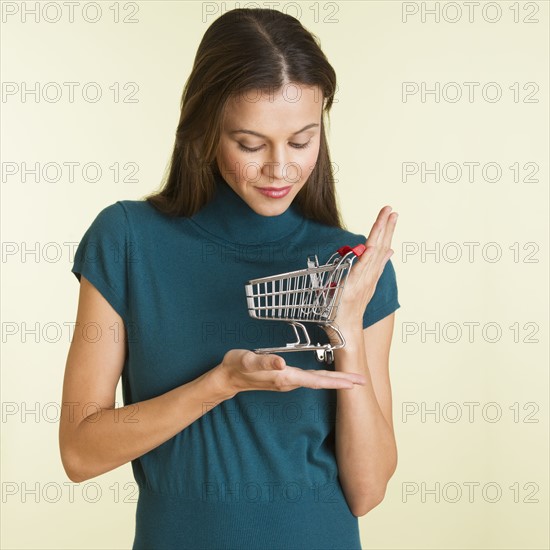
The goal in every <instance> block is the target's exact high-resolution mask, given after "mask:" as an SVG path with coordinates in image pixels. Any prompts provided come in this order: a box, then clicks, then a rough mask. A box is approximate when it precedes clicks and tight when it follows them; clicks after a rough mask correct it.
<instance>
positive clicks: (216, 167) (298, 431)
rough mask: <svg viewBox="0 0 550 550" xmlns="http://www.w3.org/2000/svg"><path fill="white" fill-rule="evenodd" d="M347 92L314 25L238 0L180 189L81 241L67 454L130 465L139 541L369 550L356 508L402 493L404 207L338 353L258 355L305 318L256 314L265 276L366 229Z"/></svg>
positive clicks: (67, 397)
mask: <svg viewBox="0 0 550 550" xmlns="http://www.w3.org/2000/svg"><path fill="white" fill-rule="evenodd" d="M335 89H336V79H335V74H334V71H333V69H332V67H331V66H330V65H329V63H328V61H327V60H326V58H325V56H324V54H323V53H322V51H321V50H320V48H319V46H318V43H317V41H316V40H315V39H314V37H313V36H312V35H311V34H310V33H309V32H308V31H307V30H305V29H304V28H303V27H302V26H301V24H300V23H299V21H297V20H296V19H294V18H293V17H291V16H288V15H285V14H283V13H280V12H277V11H272V10H264V9H236V10H232V11H229V12H227V13H225V14H224V15H223V16H221V17H220V18H218V19H217V20H216V21H214V23H213V24H212V25H211V26H210V27H209V28H208V30H207V31H206V33H205V35H204V37H203V40H202V41H201V44H200V46H199V49H198V52H197V56H196V59H195V63H194V66H193V69H192V73H191V75H190V77H189V80H188V82H187V84H186V87H185V89H184V92H183V97H182V102H181V117H180V122H179V125H178V129H177V133H176V140H175V147H174V152H173V155H172V159H171V164H170V171H169V174H168V178H167V181H166V183H165V185H164V187H163V188H162V190H160V191H159V192H158V193H155V194H152V195H150V196H148V197H147V200H122V201H118V202H116V203H115V204H112V205H110V206H108V207H106V208H104V209H103V210H102V211H101V212H100V213H99V214H98V216H97V217H96V219H95V220H94V222H93V223H92V224H91V226H90V227H89V229H88V230H87V231H86V233H85V234H84V236H83V238H82V240H81V243H80V245H79V248H78V250H77V254H76V257H75V262H74V266H73V269H72V271H73V272H74V273H75V275H76V276H77V278H78V279H79V280H80V283H81V285H80V297H79V304H78V311H77V330H76V331H75V337H74V339H73V342H72V344H71V348H70V350H69V355H68V360H67V365H66V373H65V380H64V387H63V405H64V406H63V413H62V417H61V423H60V434H59V435H60V449H61V458H62V462H63V466H64V468H65V471H66V472H67V475H68V476H69V478H70V479H71V480H73V481H75V482H82V481H85V480H87V479H90V478H93V477H95V476H98V475H100V474H103V473H105V472H108V471H110V470H113V469H114V468H117V467H118V466H120V465H122V464H126V463H127V462H129V461H131V463H132V469H133V473H134V476H135V479H136V482H137V484H138V486H139V499H138V505H137V513H136V532H135V538H134V544H133V548H134V549H144V548H149V549H152V548H154V549H161V548H174V549H175V548H177V549H182V548H193V549H196V548H315V549H319V548H330V549H336V548H346V549H350V548H360V540H359V530H358V521H357V517H358V516H361V515H364V514H366V513H367V512H368V511H369V510H370V509H372V508H373V507H374V506H376V505H377V504H378V503H379V502H380V501H381V500H382V498H383V495H384V492H385V487H386V484H387V482H388V480H389V479H390V477H391V475H392V474H393V472H394V470H395V467H396V446H395V439H394V434H393V425H392V416H391V392H390V383H389V375H388V355H389V348H390V342H391V335H392V330H393V318H394V315H393V312H394V311H395V310H396V309H397V308H398V307H399V303H398V300H397V285H396V281H395V272H394V270H393V266H392V264H391V262H390V261H389V258H390V256H391V254H392V252H393V251H392V250H391V248H390V245H391V238H392V235H393V232H394V228H395V223H396V218H397V216H396V214H395V213H391V208H390V207H384V208H383V209H382V210H381V211H380V214H379V216H378V218H377V220H376V222H375V224H374V225H373V228H372V230H371V232H370V234H369V236H368V240H367V242H366V246H367V248H366V251H365V252H364V253H363V255H362V256H360V257H359V258H357V259H356V260H355V262H354V264H353V268H352V270H351V272H350V274H349V277H348V280H347V284H346V287H345V290H344V293H343V296H342V301H341V303H340V307H339V309H338V313H337V316H336V319H335V322H336V323H337V325H338V326H339V328H340V330H341V332H342V333H343V334H344V336H345V339H346V346H345V347H344V348H341V349H338V350H336V351H335V352H334V364H333V368H332V369H329V368H321V367H327V365H323V364H320V363H318V362H317V360H316V358H315V354H314V353H313V352H301V353H293V354H290V356H289V355H286V356H285V357H282V356H281V355H277V354H265V355H261V354H256V353H254V352H253V351H250V350H251V349H256V348H261V347H270V346H274V345H284V342H285V341H289V340H288V336H289V335H288V328H289V327H288V325H287V324H286V323H281V322H277V321H266V320H262V321H258V320H254V319H251V318H250V316H249V315H248V310H247V303H246V297H245V293H244V285H245V283H246V282H247V281H248V280H249V279H253V278H257V277H262V276H267V275H272V274H277V273H282V272H287V271H293V270H296V269H302V268H304V266H305V260H306V258H307V257H308V256H311V255H313V254H316V255H317V256H318V258H319V261H320V263H324V262H325V261H326V260H327V259H328V258H329V257H330V256H331V255H332V253H333V252H334V251H335V250H336V249H337V248H339V247H340V246H343V245H349V246H355V245H357V244H360V243H365V236H364V235H357V234H354V233H350V232H348V231H347V230H345V229H344V228H343V227H342V224H341V221H340V216H339V213H338V209H337V205H336V198H335V189H334V183H333V178H332V173H331V164H330V157H329V153H328V147H327V143H326V138H325V130H324V120H323V115H324V113H328V111H329V110H330V107H331V105H332V100H333V96H334V92H335ZM79 327H82V330H78V328H79ZM90 327H92V330H89V329H90ZM285 331H286V332H285ZM314 338H315V340H316V341H319V342H320V343H327V342H329V341H331V342H332V341H333V339H334V341H336V337H335V335H334V334H331V331H330V329H328V328H327V329H326V332H324V331H323V330H318V331H317V334H315V336H314ZM120 377H122V392H123V398H124V403H125V407H123V408H115V390H116V386H117V383H118V380H119V378H120ZM336 403H337V404H338V410H337V411H336V409H335V405H336ZM336 413H337V414H336Z"/></svg>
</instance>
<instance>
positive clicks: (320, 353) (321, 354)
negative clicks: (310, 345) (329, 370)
mask: <svg viewBox="0 0 550 550" xmlns="http://www.w3.org/2000/svg"><path fill="white" fill-rule="evenodd" d="M317 345H319V344H317ZM315 359H317V361H319V363H324V361H325V350H324V349H316V350H315Z"/></svg>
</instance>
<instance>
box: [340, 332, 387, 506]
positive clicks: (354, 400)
mask: <svg viewBox="0 0 550 550" xmlns="http://www.w3.org/2000/svg"><path fill="white" fill-rule="evenodd" d="M346 340H347V343H346V346H345V347H344V348H341V349H339V350H335V351H334V360H335V370H336V371H339V372H354V373H358V374H362V375H363V376H365V378H366V380H367V383H366V384H364V385H357V386H355V387H354V388H353V389H350V390H336V391H337V399H338V402H337V414H336V424H335V429H336V434H335V437H336V458H337V462H338V470H339V477H340V481H341V483H342V488H343V490H344V492H345V494H346V498H347V499H348V502H349V504H350V507H352V509H354V510H356V511H359V512H360V513H358V514H357V515H364V514H365V513H367V511H368V510H369V509H371V508H374V506H376V505H377V504H378V503H379V502H380V501H381V499H382V498H383V495H384V493H385V490H386V485H387V483H388V481H389V479H390V478H391V476H392V475H393V473H394V471H395V468H396V465H397V449H396V445H395V439H394V436H393V431H392V429H391V428H390V426H389V425H388V422H387V421H386V419H385V417H384V415H383V413H382V411H381V409H380V406H379V404H378V401H377V399H376V394H375V392H374V388H373V385H372V380H371V376H370V372H369V368H368V364H367V357H366V353H365V343H364V338H363V331H362V329H361V327H360V326H359V327H357V328H356V329H354V330H352V331H349V330H348V331H347V332H346Z"/></svg>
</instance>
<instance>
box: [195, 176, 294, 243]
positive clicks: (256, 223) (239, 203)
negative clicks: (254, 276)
mask: <svg viewBox="0 0 550 550" xmlns="http://www.w3.org/2000/svg"><path fill="white" fill-rule="evenodd" d="M214 182H215V194H214V197H213V198H212V200H211V201H210V202H208V203H207V204H206V205H205V206H203V207H202V208H201V210H200V211H199V212H197V213H196V214H195V215H194V216H192V217H191V218H190V219H191V220H192V221H193V222H194V223H196V224H198V225H199V226H200V227H202V228H203V229H204V230H205V231H208V232H209V233H211V234H213V235H216V236H217V237H219V238H221V239H223V240H226V241H229V242H232V243H238V244H264V243H269V242H274V241H279V240H281V239H284V238H285V237H288V236H290V235H291V234H292V233H294V231H295V230H296V229H297V228H298V227H299V226H300V225H301V224H302V223H303V222H304V221H305V218H304V217H303V216H302V215H301V213H300V212H299V209H298V207H297V206H296V205H295V204H294V203H292V204H291V205H290V206H289V207H288V208H287V209H286V210H285V211H284V212H283V213H282V214H279V215H278V216H262V215H261V214H258V213H257V212H255V211H254V210H252V208H251V207H250V206H249V205H248V204H247V203H246V202H245V201H244V200H243V199H242V198H241V197H240V196H239V195H238V194H237V193H235V191H233V189H232V188H231V187H230V185H229V184H228V183H227V182H226V181H225V179H224V178H223V177H222V176H221V175H220V174H215V175H214ZM274 200H275V199H274Z"/></svg>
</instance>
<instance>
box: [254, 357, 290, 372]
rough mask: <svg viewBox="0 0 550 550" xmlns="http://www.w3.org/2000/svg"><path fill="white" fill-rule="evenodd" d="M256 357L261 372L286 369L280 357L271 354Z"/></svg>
mask: <svg viewBox="0 0 550 550" xmlns="http://www.w3.org/2000/svg"><path fill="white" fill-rule="evenodd" d="M258 355H259V356H260V359H259V361H258V366H259V367H260V369H261V370H283V369H284V368H286V362H285V360H284V359H283V358H282V357H281V356H280V355H274V354H273V353H267V354H258Z"/></svg>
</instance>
